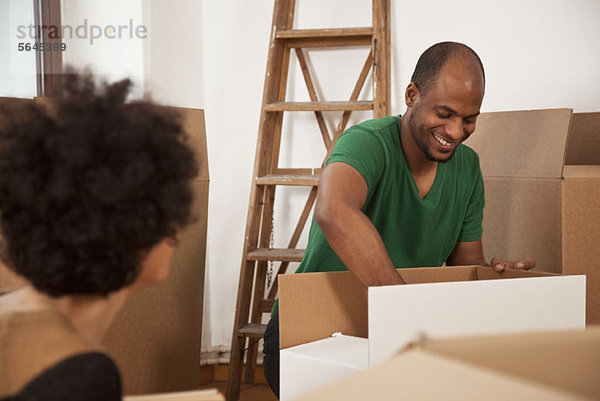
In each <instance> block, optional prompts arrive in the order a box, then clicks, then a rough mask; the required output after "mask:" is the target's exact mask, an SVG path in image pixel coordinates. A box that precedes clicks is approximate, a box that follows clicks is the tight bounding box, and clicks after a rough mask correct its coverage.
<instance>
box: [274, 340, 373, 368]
mask: <svg viewBox="0 0 600 401" xmlns="http://www.w3.org/2000/svg"><path fill="white" fill-rule="evenodd" d="M283 352H285V353H286V355H290V353H293V354H295V355H301V356H303V357H305V358H312V359H315V360H317V359H318V360H326V361H327V362H329V363H332V364H334V365H344V366H346V367H348V368H352V369H356V370H359V371H360V370H366V369H367V368H368V367H369V341H368V340H367V339H366V338H360V337H352V336H344V335H341V336H333V337H329V338H324V339H322V340H318V341H313V342H310V343H306V344H301V345H296V346H295V347H289V348H286V349H285V350H283Z"/></svg>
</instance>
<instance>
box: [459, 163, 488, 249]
mask: <svg viewBox="0 0 600 401" xmlns="http://www.w3.org/2000/svg"><path fill="white" fill-rule="evenodd" d="M476 169H477V174H476V177H475V185H474V186H473V192H472V193H471V197H470V200H469V204H468V206H467V212H466V214H465V219H464V220H463V224H462V228H461V230H460V234H459V236H458V241H459V242H470V241H477V240H480V239H481V235H482V234H483V207H484V206H485V189H484V186H483V177H482V175H481V169H480V168H479V157H477V158H476Z"/></svg>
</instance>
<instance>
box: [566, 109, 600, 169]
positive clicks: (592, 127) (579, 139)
mask: <svg viewBox="0 0 600 401" xmlns="http://www.w3.org/2000/svg"><path fill="white" fill-rule="evenodd" d="M571 132H574V133H575V134H574V135H571V136H570V137H569V146H568V147H567V156H566V161H565V164H566V165H567V166H574V165H600V118H598V113H575V114H573V121H572V123H571Z"/></svg>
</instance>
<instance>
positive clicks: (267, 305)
mask: <svg viewBox="0 0 600 401" xmlns="http://www.w3.org/2000/svg"><path fill="white" fill-rule="evenodd" d="M273 305H275V300H274V299H261V300H260V304H259V306H258V309H259V310H260V311H261V312H262V313H269V312H271V310H272V309H273Z"/></svg>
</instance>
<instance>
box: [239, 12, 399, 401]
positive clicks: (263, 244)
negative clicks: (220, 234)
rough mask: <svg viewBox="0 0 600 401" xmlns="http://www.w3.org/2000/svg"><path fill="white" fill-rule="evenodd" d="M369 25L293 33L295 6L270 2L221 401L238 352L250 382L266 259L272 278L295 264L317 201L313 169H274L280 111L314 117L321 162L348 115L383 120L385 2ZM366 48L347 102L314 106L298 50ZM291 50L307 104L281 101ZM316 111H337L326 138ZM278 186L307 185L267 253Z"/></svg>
mask: <svg viewBox="0 0 600 401" xmlns="http://www.w3.org/2000/svg"><path fill="white" fill-rule="evenodd" d="M372 3H373V4H372V7H373V8H372V11H373V26H372V27H368V28H339V29H293V28H292V26H293V19H294V9H295V0H275V5H274V12H273V23H272V28H271V36H270V38H271V39H270V43H269V55H268V60H267V71H266V76H265V83H264V92H263V102H262V111H261V116H260V125H259V131H258V143H257V146H256V155H255V161H254V174H253V178H252V188H251V194H250V204H249V206H248V217H247V221H246V234H245V242H244V250H243V256H242V266H241V271H240V280H239V286H238V294H237V304H236V313H235V320H234V325H233V336H232V342H231V360H230V364H229V379H228V386H227V401H237V400H238V398H239V395H240V385H241V377H242V366H243V363H244V354H245V353H246V351H247V354H246V361H247V363H246V374H245V381H246V382H247V383H254V374H255V369H256V359H257V354H258V341H259V340H260V339H261V338H262V337H263V335H264V332H265V328H266V326H265V325H263V324H261V318H262V314H263V313H268V312H270V311H271V308H272V306H273V303H274V299H275V296H276V294H277V280H275V281H274V283H273V285H272V286H271V288H270V289H269V290H268V293H267V294H265V292H266V277H267V267H268V263H269V261H275V262H280V265H279V269H278V271H277V274H281V273H284V272H285V271H286V269H287V267H288V265H289V263H290V262H299V261H301V260H302V257H303V256H304V250H303V249H296V246H297V244H298V240H299V239H300V235H301V234H302V231H303V229H304V226H305V225H306V221H307V219H308V217H309V215H310V211H311V209H312V207H313V204H314V202H315V199H316V196H317V185H318V183H319V172H320V168H293V169H290V168H279V167H278V162H279V150H280V143H281V128H282V122H283V112H285V111H313V112H314V113H315V116H316V119H317V123H318V126H319V129H320V131H321V136H322V138H323V142H324V144H325V147H326V148H327V156H326V158H325V160H327V158H328V157H329V155H330V153H331V151H332V149H333V145H334V143H335V140H336V139H337V137H338V136H339V135H340V134H341V133H342V132H343V131H344V129H345V128H346V125H347V123H348V121H349V119H350V115H351V114H352V112H353V111H355V110H373V116H374V118H379V117H385V116H387V115H388V114H389V107H390V29H389V12H390V0H372ZM348 46H351V47H356V46H365V47H370V48H371V49H370V52H369V55H368V56H367V59H366V61H365V63H364V65H363V67H362V70H361V72H360V74H359V77H358V80H357V82H356V85H355V86H354V90H353V91H352V94H351V95H350V99H349V100H348V101H321V100H319V99H318V97H317V93H316V89H315V85H314V83H313V80H312V77H311V74H310V71H309V68H308V65H307V61H306V57H305V54H304V51H303V49H304V48H315V47H318V48H327V47H332V48H339V47H348ZM291 49H294V51H295V54H296V56H297V58H298V62H299V66H300V68H301V70H302V74H303V77H304V81H305V82H306V86H307V88H308V92H309V96H310V100H311V101H310V102H286V101H285V95H286V87H287V80H288V70H289V62H290V53H291ZM371 70H372V82H373V100H372V101H359V100H358V97H359V94H360V92H361V90H362V88H363V86H364V84H365V81H366V79H367V76H368V75H369V72H370V71H371ZM324 111H343V114H342V117H341V119H340V121H339V124H338V125H337V129H336V131H335V133H334V135H333V136H331V135H330V134H329V132H328V129H327V125H326V123H325V120H324V117H323V112H324ZM278 185H288V186H308V187H312V188H311V190H310V193H309V196H308V200H307V201H306V204H305V206H304V209H303V210H302V213H301V215H300V219H299V221H298V224H297V226H296V229H295V230H294V233H293V235H292V238H291V239H290V241H289V244H288V247H287V248H283V249H273V248H270V239H271V230H272V224H273V204H274V199H275V188H276V187H277V186H278Z"/></svg>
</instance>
